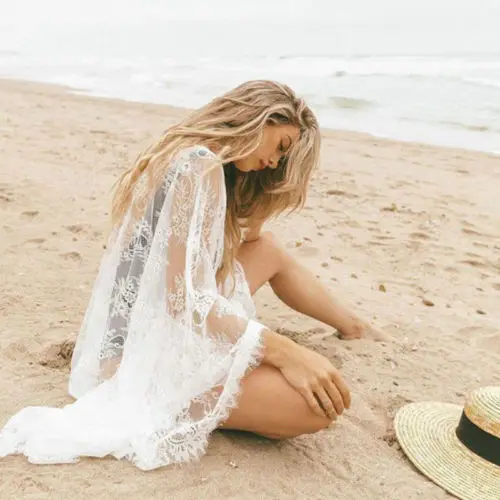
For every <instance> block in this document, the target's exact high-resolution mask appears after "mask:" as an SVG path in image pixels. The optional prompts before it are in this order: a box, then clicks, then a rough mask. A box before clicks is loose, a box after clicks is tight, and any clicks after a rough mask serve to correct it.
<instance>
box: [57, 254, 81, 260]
mask: <svg viewBox="0 0 500 500" xmlns="http://www.w3.org/2000/svg"><path fill="white" fill-rule="evenodd" d="M59 256H60V257H62V258H63V259H66V260H74V261H81V260H82V256H81V254H80V253H79V252H66V253H60V254H59Z"/></svg>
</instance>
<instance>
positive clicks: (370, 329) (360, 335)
mask: <svg viewBox="0 0 500 500" xmlns="http://www.w3.org/2000/svg"><path fill="white" fill-rule="evenodd" d="M339 337H340V338H341V339H342V340H356V339H369V340H374V341H375V342H391V341H393V340H394V338H393V337H392V336H391V335H389V334H388V333H386V332H384V331H383V330H381V329H380V328H377V327H376V326H374V325H371V324H370V323H368V322H367V321H362V320H359V321H356V322H355V323H353V324H352V326H350V327H349V328H348V329H344V330H343V331H340V330H339Z"/></svg>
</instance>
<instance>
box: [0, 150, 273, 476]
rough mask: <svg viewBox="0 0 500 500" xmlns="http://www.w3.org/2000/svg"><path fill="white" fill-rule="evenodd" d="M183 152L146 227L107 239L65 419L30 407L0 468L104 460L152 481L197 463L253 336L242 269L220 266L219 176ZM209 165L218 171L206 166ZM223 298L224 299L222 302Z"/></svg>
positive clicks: (233, 390) (256, 330)
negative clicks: (154, 472)
mask: <svg viewBox="0 0 500 500" xmlns="http://www.w3.org/2000/svg"><path fill="white" fill-rule="evenodd" d="M215 162H216V157H215V155H214V154H213V153H212V152H211V151H210V150H208V149H207V148H204V147H201V146H195V147H192V148H187V149H184V150H182V151H181V152H180V153H179V154H178V155H177V156H176V157H175V158H174V160H173V161H172V164H171V165H170V166H169V168H168V170H167V174H166V176H165V180H164V182H163V184H162V186H161V188H160V189H158V191H157V192H156V194H155V196H154V197H153V198H152V199H150V200H149V202H148V205H147V207H145V208H146V210H145V211H144V216H143V217H142V218H141V219H139V220H138V221H137V222H135V223H133V224H132V227H133V231H132V233H131V234H130V233H129V232H127V231H126V227H128V223H129V221H130V220H131V219H130V213H129V214H127V216H126V218H125V220H124V223H123V225H122V227H121V228H120V229H119V230H118V231H117V232H116V234H115V235H114V236H112V238H110V244H109V245H108V249H107V251H106V253H105V254H104V256H103V259H102V262H101V265H100V268H99V273H98V276H97V278H96V282H95V285H94V289H93V292H92V296H91V299H90V302H89V305H88V308H87V311H86V313H85V317H84V320H83V323H82V326H81V330H80V333H79V336H78V338H77V342H76V346H75V351H74V354H73V358H72V363H71V374H70V380H69V393H70V394H71V395H72V396H73V397H74V398H75V399H76V401H75V402H74V403H71V404H68V405H67V406H65V407H64V408H48V407H28V408H24V409H23V410H21V411H20V412H19V413H17V414H16V415H14V416H13V417H12V418H11V419H10V420H9V421H8V422H7V424H6V425H5V427H4V428H3V429H2V431H0V457H2V456H6V455H9V454H16V453H19V454H24V455H26V456H27V457H28V459H29V461H30V462H32V463H67V462H74V461H77V460H78V459H79V457H81V456H93V457H103V456H106V455H112V456H114V457H116V458H118V459H121V458H126V459H128V460H130V461H132V462H133V463H134V464H135V465H136V466H137V467H139V468H141V469H144V470H149V469H154V468H157V467H160V466H164V465H168V464H171V463H180V462H187V461H190V460H192V459H196V458H199V457H200V456H201V455H202V454H203V453H204V451H205V449H206V446H207V442H208V438H209V435H210V433H211V432H212V431H213V430H214V429H215V428H216V427H217V426H218V425H219V424H220V423H221V422H222V421H223V420H224V419H226V418H227V416H228V414H229V412H230V410H231V409H232V408H233V407H234V406H235V404H236V402H237V395H238V392H239V383H240V379H241V378H242V377H243V376H244V375H245V374H246V373H247V372H248V371H249V369H251V368H252V367H254V366H256V365H257V364H258V363H259V359H260V352H261V332H262V328H263V327H262V325H260V324H259V323H258V322H256V321H255V320H254V319H253V318H254V316H255V308H254V304H253V301H252V298H251V296H250V292H249V289H248V285H247V283H246V281H245V276H244V273H243V269H242V267H241V265H240V264H239V263H237V262H236V263H235V266H236V273H235V283H234V285H235V286H234V293H233V294H232V295H231V296H230V293H229V292H230V290H231V289H232V288H233V286H232V285H233V282H232V281H231V278H229V279H228V280H227V281H226V282H225V283H224V284H223V285H222V286H218V285H217V283H216V270H217V269H218V268H219V266H220V263H221V261H222V253H223V242H224V218H225V211H226V191H225V182H224V172H223V167H222V165H220V164H216V163H215ZM214 165H215V167H214ZM229 297H230V298H229Z"/></svg>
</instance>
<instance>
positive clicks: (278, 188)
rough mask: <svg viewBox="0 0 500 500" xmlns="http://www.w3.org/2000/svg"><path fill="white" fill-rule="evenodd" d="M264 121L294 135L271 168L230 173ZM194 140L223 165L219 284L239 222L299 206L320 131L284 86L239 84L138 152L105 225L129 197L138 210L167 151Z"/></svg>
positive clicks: (160, 174)
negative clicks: (142, 188) (138, 190)
mask: <svg viewBox="0 0 500 500" xmlns="http://www.w3.org/2000/svg"><path fill="white" fill-rule="evenodd" d="M266 124H270V125H280V124H290V125H294V126H297V127H298V128H299V129H300V136H299V139H298V141H297V142H296V143H295V144H294V145H293V147H292V149H291V150H290V151H289V152H288V153H287V155H286V157H283V158H282V160H281V161H280V164H279V167H278V168H277V169H274V170H272V169H264V170H262V171H255V172H253V171H252V172H247V173H244V172H240V171H238V170H237V169H236V168H235V167H234V165H232V163H233V162H234V161H236V160H240V159H242V158H245V157H247V156H248V155H250V154H251V153H253V152H254V151H255V150H256V149H257V147H258V146H259V144H260V142H261V140H262V134H263V129H264V126H265V125H266ZM194 145H202V146H206V147H207V148H209V149H211V150H212V151H214V152H216V154H217V158H218V162H220V163H222V164H223V165H224V175H225V182H226V193H227V210H226V218H225V225H224V228H225V230H224V253H223V258H222V265H221V267H220V269H219V270H218V272H217V280H218V281H219V282H221V281H223V280H224V279H225V278H226V277H227V276H228V274H230V273H231V274H232V273H233V272H234V267H233V262H234V258H235V257H236V252H237V250H238V247H239V244H240V241H241V231H242V229H243V228H244V227H248V226H251V225H253V224H255V223H261V222H263V221H265V220H267V219H269V218H272V217H276V216H278V215H279V214H281V213H283V212H284V211H286V210H290V212H293V211H294V210H296V209H298V208H301V207H302V206H303V205H304V203H305V200H306V192H307V187H308V183H309V180H310V177H311V173H312V171H313V169H314V167H315V166H316V165H317V163H318V158H319V149H320V130H319V126H318V122H317V120H316V117H315V116H314V114H313V112H312V111H311V109H310V108H309V107H308V106H307V105H306V104H305V102H304V101H303V100H302V99H300V98H298V97H297V96H296V95H295V93H294V92H293V91H292V89H290V88H289V87H288V86H287V85H284V84H280V83H278V82H274V81H267V80H254V81H249V82H246V83H243V84H242V85H240V86H238V87H236V88H234V89H233V90H230V91H229V92H227V93H226V94H224V95H222V96H220V97H217V98H215V99H214V100H213V101H211V102H210V103H208V104H207V105H205V106H203V107H202V108H200V109H198V110H196V111H195V112H193V113H192V114H190V115H189V116H188V117H187V118H185V119H184V120H182V121H181V122H180V123H179V124H177V125H174V126H172V127H170V128H168V129H167V130H166V131H165V133H164V134H163V136H162V137H161V138H160V140H159V141H158V142H157V143H156V144H153V145H151V146H150V147H149V148H147V149H146V150H145V151H144V152H143V153H141V154H140V155H139V156H138V158H137V159H136V161H135V162H134V164H133V165H132V167H131V168H130V169H129V170H127V171H126V172H125V173H124V174H123V175H122V176H121V178H120V179H119V180H118V182H117V183H116V185H115V188H114V193H113V204H112V226H113V227H117V226H119V225H120V223H121V222H122V221H123V219H124V216H125V214H126V212H127V210H128V209H129V208H130V207H131V203H132V207H131V208H132V214H133V215H134V214H135V216H140V215H141V210H143V209H144V207H145V206H146V202H147V197H148V196H150V195H151V193H152V192H154V191H155V190H156V189H157V188H158V187H159V185H160V183H161V182H162V180H163V179H164V177H165V170H166V169H167V168H168V166H169V164H170V163H171V160H172V159H173V157H174V156H175V155H176V154H177V153H178V152H179V151H180V150H181V149H183V148H186V147H190V146H194ZM220 163H219V164H220ZM145 174H146V179H147V185H148V186H149V190H146V194H143V195H142V196H143V197H144V198H145V199H138V197H137V195H136V194H135V193H134V187H135V185H136V183H137V181H138V180H139V178H141V176H144V175H145ZM148 193H149V194H148Z"/></svg>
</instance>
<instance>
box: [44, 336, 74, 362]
mask: <svg viewBox="0 0 500 500" xmlns="http://www.w3.org/2000/svg"><path fill="white" fill-rule="evenodd" d="M74 349H75V341H74V340H65V341H64V342H58V343H55V344H51V345H50V346H49V347H48V348H47V349H46V350H45V351H44V352H43V354H42V355H41V356H40V359H39V360H38V363H39V364H41V365H42V366H48V367H49V368H65V367H66V366H69V364H70V363H71V357H72V356H73V350H74Z"/></svg>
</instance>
